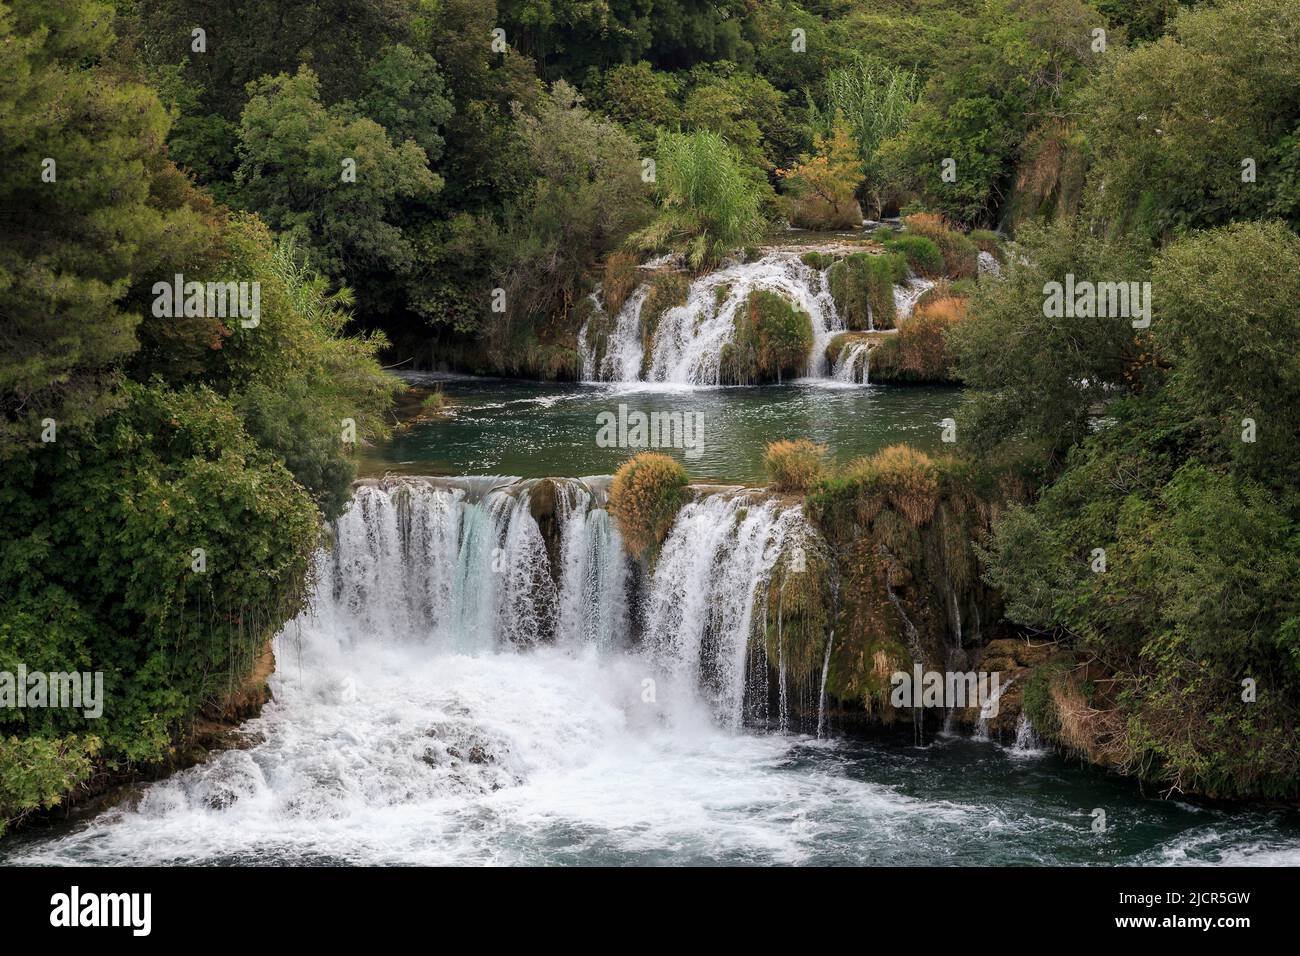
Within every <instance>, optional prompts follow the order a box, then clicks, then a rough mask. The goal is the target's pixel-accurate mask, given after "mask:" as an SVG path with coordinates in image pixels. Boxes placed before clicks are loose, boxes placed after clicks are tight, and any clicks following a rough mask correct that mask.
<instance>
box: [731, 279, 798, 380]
mask: <svg viewBox="0 0 1300 956" xmlns="http://www.w3.org/2000/svg"><path fill="white" fill-rule="evenodd" d="M812 343H813V332H812V318H811V317H810V316H809V315H808V313H807V312H803V311H801V310H799V309H796V308H795V307H794V306H793V305H791V304H790V303H789V302H787V301H786V300H785V299H783V298H782V297H781V296H779V295H777V294H776V293H775V292H768V291H767V290H765V289H757V290H755V291H753V292H751V293H750V294H749V298H748V299H747V300H746V301H745V308H743V309H737V310H736V319H735V335H734V337H733V338H732V340H731V341H730V342H728V343H727V344H726V345H724V346H723V347H722V354H721V363H720V364H721V374H722V380H723V381H724V382H726V383H728V384H734V385H751V384H755V383H761V382H779V381H781V380H782V378H784V377H787V376H797V375H799V374H801V373H802V372H803V371H804V370H805V369H806V368H807V365H808V353H809V351H810V350H811V349H812Z"/></svg>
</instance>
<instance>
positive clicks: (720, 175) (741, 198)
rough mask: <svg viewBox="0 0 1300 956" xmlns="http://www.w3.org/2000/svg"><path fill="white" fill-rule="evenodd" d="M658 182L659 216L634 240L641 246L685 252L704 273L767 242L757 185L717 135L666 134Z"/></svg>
mask: <svg viewBox="0 0 1300 956" xmlns="http://www.w3.org/2000/svg"><path fill="white" fill-rule="evenodd" d="M656 181H657V184H658V190H659V201H660V210H659V214H658V216H657V217H656V218H655V220H654V221H653V222H651V223H650V225H648V226H646V227H645V228H644V229H642V230H640V231H639V232H637V233H635V234H634V235H633V236H632V237H631V241H632V243H633V244H634V245H635V246H637V247H638V248H640V249H643V250H646V251H657V252H662V251H666V250H670V249H671V250H675V251H678V252H682V253H684V254H685V256H686V261H687V263H688V264H689V265H690V267H691V268H692V269H705V268H707V267H709V266H711V265H714V264H715V263H717V262H718V261H719V260H720V259H721V258H722V257H723V256H724V255H726V254H727V253H728V252H730V251H731V250H733V249H738V248H741V247H743V246H746V245H752V244H754V243H756V242H758V240H759V239H761V238H762V235H763V229H764V226H765V223H764V221H763V217H762V214H761V213H760V211H759V190H758V186H757V184H756V183H755V182H754V181H753V180H752V179H751V178H750V177H748V176H746V175H745V172H744V170H743V169H742V168H741V167H740V164H739V163H738V162H737V160H736V158H735V156H734V155H733V153H732V151H731V147H730V146H728V145H727V142H726V140H724V139H722V137H720V136H718V135H717V134H716V133H712V132H709V131H708V130H697V131H695V132H693V133H664V134H662V135H661V136H660V137H659V149H658V166H657V176H656Z"/></svg>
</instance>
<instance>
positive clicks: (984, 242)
mask: <svg viewBox="0 0 1300 956" xmlns="http://www.w3.org/2000/svg"><path fill="white" fill-rule="evenodd" d="M967 238H969V239H970V241H971V242H973V243H975V247H976V248H977V249H979V251H980V252H987V253H989V254H990V255H992V256H993V257H994V258H996V259H997V260H998V262H1002V261H1003V258H1002V237H1001V236H999V235H998V234H997V233H996V232H994V231H993V230H992V229H972V230H971V231H970V232H969V233H968V234H967Z"/></svg>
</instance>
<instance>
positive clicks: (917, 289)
mask: <svg viewBox="0 0 1300 956" xmlns="http://www.w3.org/2000/svg"><path fill="white" fill-rule="evenodd" d="M933 288H934V283H933V282H932V281H931V280H929V279H922V278H920V277H919V276H912V277H910V278H909V279H908V280H907V282H906V284H904V285H896V286H894V313H895V317H894V324H895V325H897V324H898V322H899V321H901V320H903V319H906V318H907V317H908V316H910V315H911V314H912V310H913V309H914V308H916V303H917V302H918V301H920V299H921V296H923V295H925V294H926V293H927V292H929V291H930V290H931V289H933Z"/></svg>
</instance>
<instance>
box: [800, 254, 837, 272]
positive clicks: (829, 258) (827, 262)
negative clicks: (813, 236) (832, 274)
mask: <svg viewBox="0 0 1300 956" xmlns="http://www.w3.org/2000/svg"><path fill="white" fill-rule="evenodd" d="M799 261H800V262H802V263H803V264H804V265H806V266H807V267H808V268H809V269H816V270H817V271H818V272H820V271H821V270H823V269H828V268H830V267H831V266H833V265H835V263H836V261H837V258H836V257H835V256H833V255H830V254H828V253H825V252H818V251H817V250H816V249H814V250H812V251H811V252H805V253H804V254H803V255H801V256H800V257H799Z"/></svg>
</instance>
